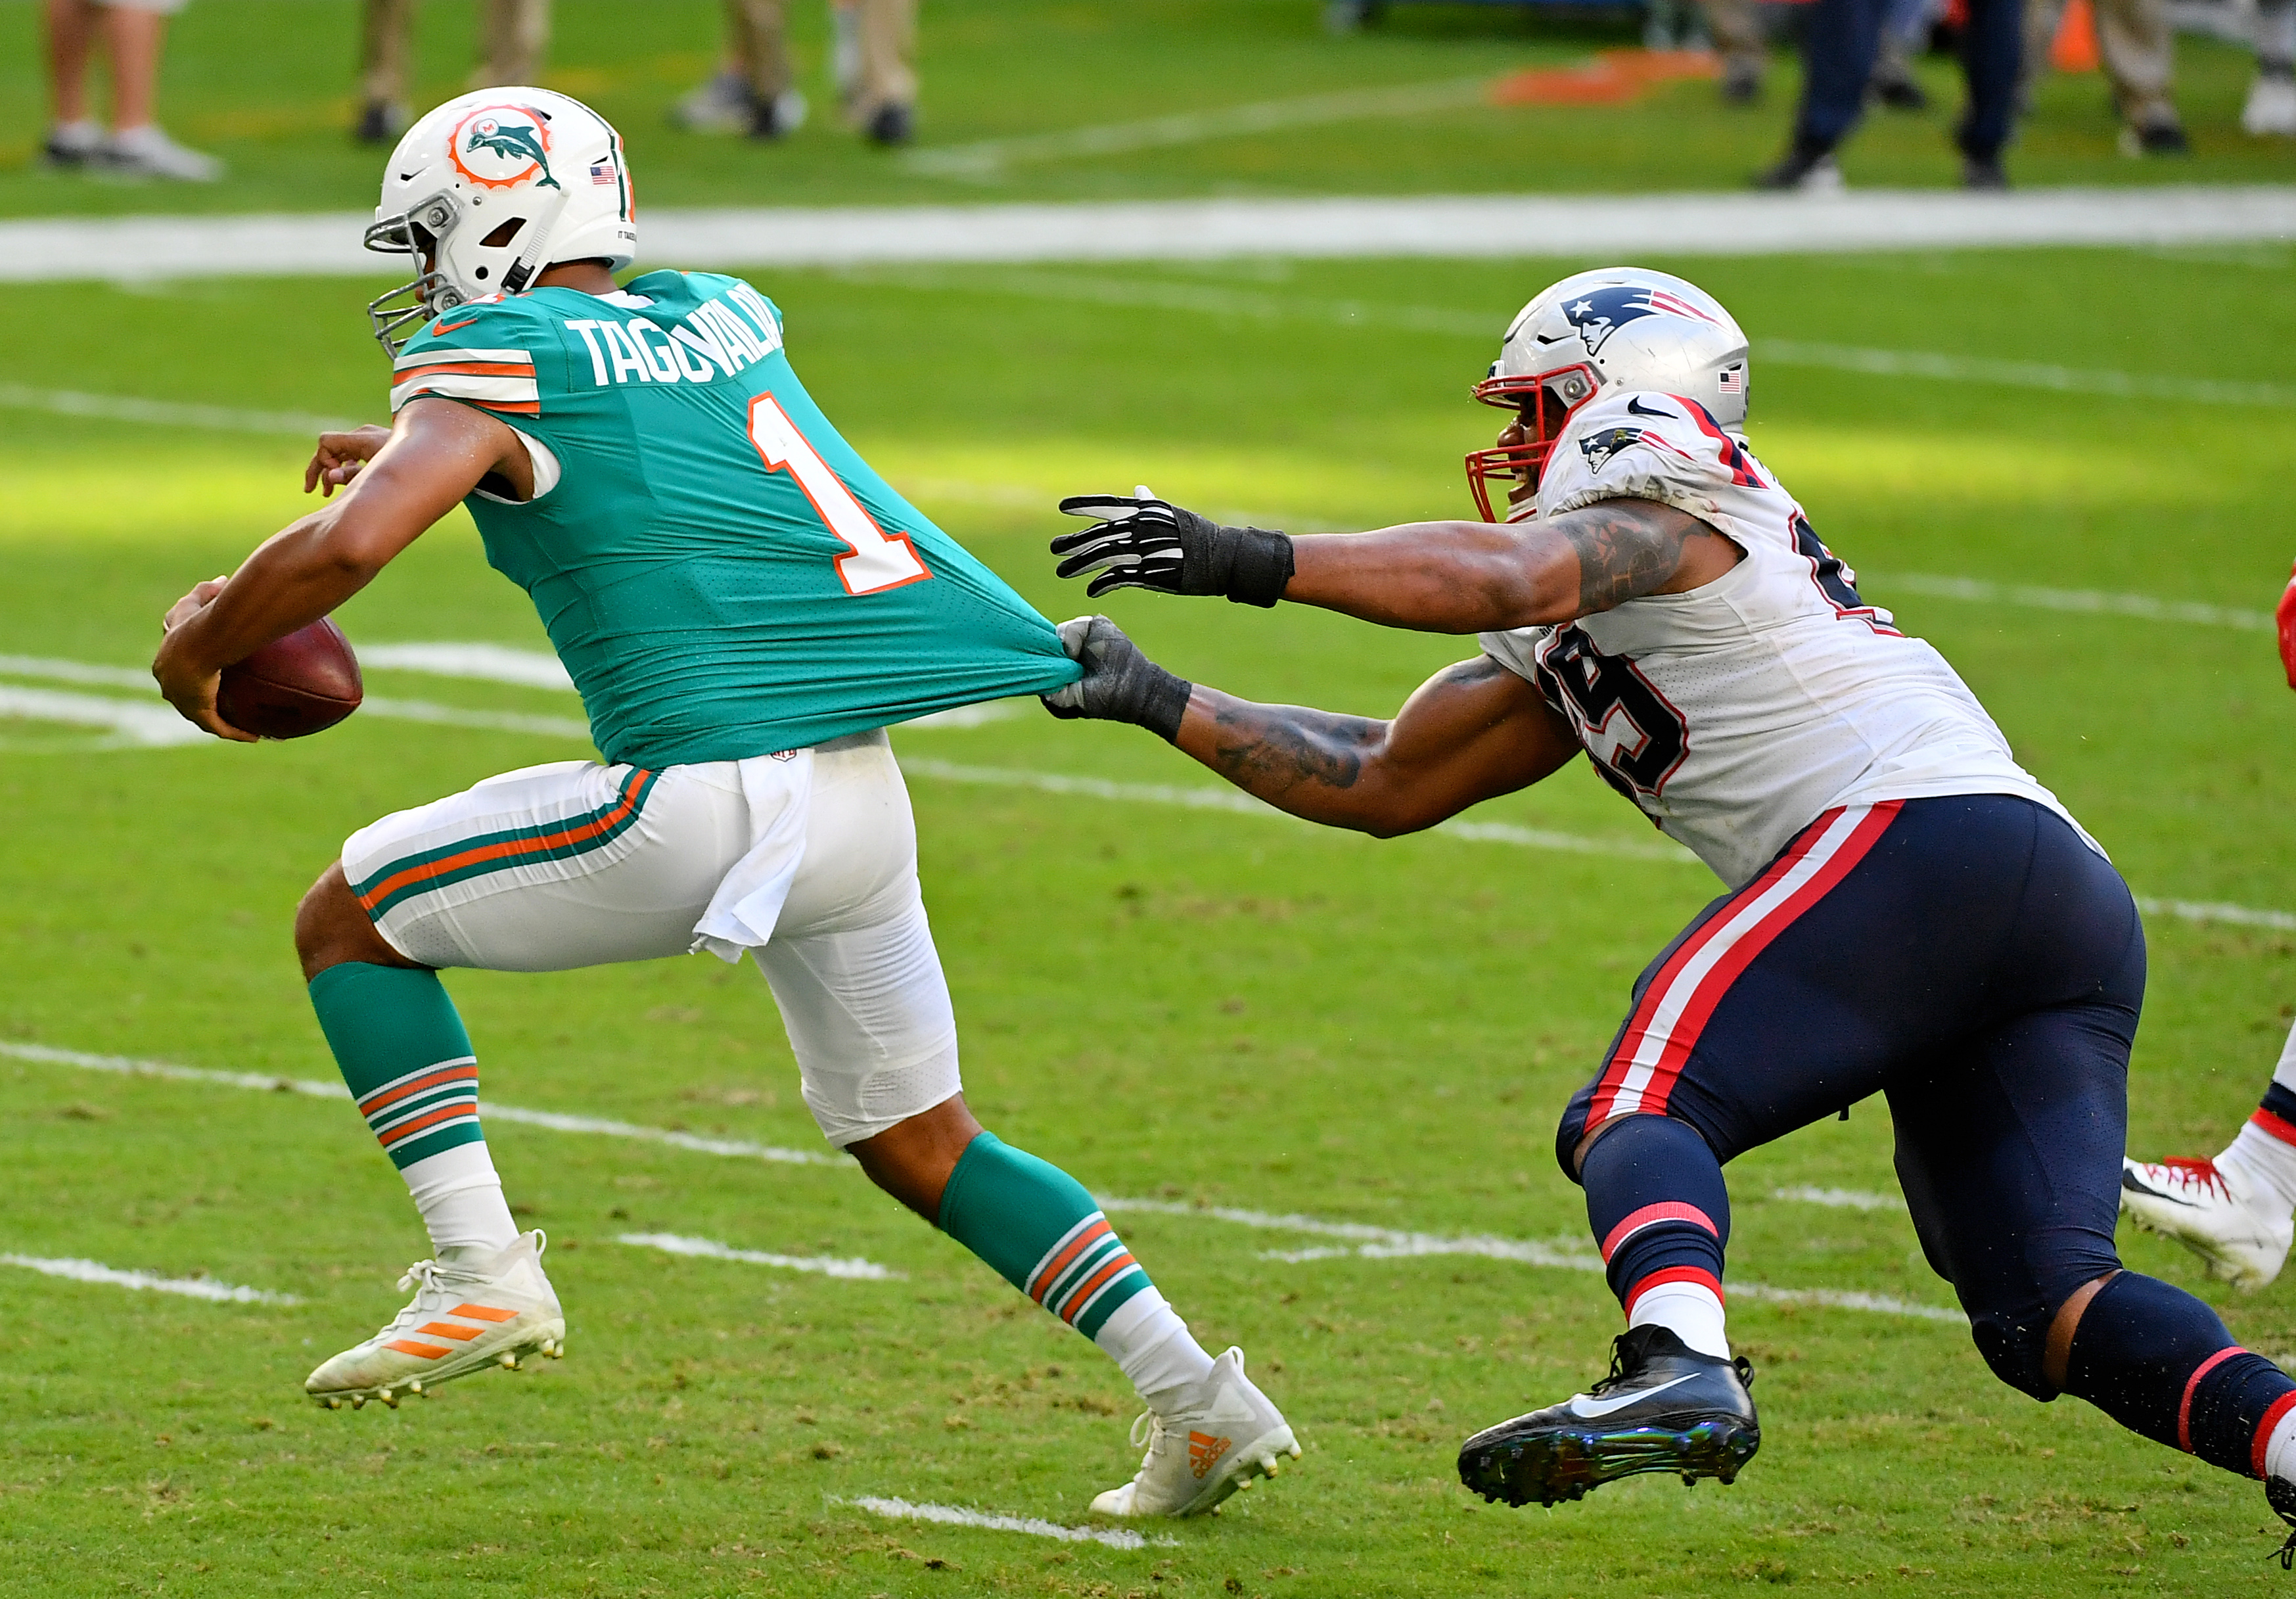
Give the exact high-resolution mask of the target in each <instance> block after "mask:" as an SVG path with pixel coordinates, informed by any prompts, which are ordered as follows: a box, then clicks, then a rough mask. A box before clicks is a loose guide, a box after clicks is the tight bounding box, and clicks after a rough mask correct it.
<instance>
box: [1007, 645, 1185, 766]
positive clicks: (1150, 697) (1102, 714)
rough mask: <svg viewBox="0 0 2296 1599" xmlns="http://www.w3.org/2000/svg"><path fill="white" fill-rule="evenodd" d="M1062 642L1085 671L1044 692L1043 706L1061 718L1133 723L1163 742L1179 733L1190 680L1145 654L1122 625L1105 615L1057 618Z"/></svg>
mask: <svg viewBox="0 0 2296 1599" xmlns="http://www.w3.org/2000/svg"><path fill="white" fill-rule="evenodd" d="M1061 645H1062V648H1063V649H1065V650H1067V651H1068V652H1069V659H1070V660H1073V661H1075V662H1077V663H1078V665H1080V666H1082V667H1083V668H1084V676H1082V677H1079V678H1078V679H1077V680H1076V681H1075V682H1074V683H1070V684H1066V685H1062V687H1060V688H1056V689H1054V691H1053V692H1052V693H1049V694H1046V695H1044V696H1043V699H1044V701H1045V709H1046V710H1049V711H1051V712H1052V713H1053V714H1054V716H1056V717H1060V718H1062V720H1063V721H1066V720H1070V719H1072V718H1074V717H1089V718H1091V719H1093V720H1095V721H1103V722H1132V723H1136V724H1137V725H1138V726H1143V727H1145V728H1147V729H1148V731H1149V732H1151V733H1153V734H1156V735H1157V736H1158V737H1160V738H1162V739H1164V740H1166V741H1167V742H1169V741H1170V740H1172V739H1174V738H1177V736H1178V735H1179V732H1180V719H1181V718H1182V717H1185V716H1186V715H1187V714H1188V694H1189V693H1190V692H1191V690H1192V689H1193V687H1194V685H1193V684H1191V683H1189V682H1188V681H1187V679H1185V678H1184V677H1176V676H1173V675H1172V674H1171V673H1169V672H1168V671H1166V670H1165V669H1164V668H1162V667H1160V666H1158V665H1157V664H1156V663H1155V662H1154V661H1152V660H1149V659H1148V658H1147V657H1146V656H1145V655H1143V654H1142V653H1141V652H1140V646H1139V645H1138V644H1134V643H1133V642H1132V641H1131V639H1129V638H1128V637H1126V636H1125V633H1124V629H1123V628H1121V627H1118V626H1117V625H1116V624H1115V623H1114V622H1111V621H1110V620H1109V619H1107V618H1106V617H1104V616H1080V617H1077V618H1074V619H1071V620H1069V621H1065V622H1062V624H1061Z"/></svg>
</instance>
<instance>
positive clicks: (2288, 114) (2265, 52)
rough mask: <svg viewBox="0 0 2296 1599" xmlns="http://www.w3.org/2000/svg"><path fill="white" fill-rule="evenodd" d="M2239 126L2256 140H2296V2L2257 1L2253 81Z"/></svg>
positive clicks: (2288, 0)
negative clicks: (2274, 136)
mask: <svg viewBox="0 0 2296 1599" xmlns="http://www.w3.org/2000/svg"><path fill="white" fill-rule="evenodd" d="M2240 125H2241V127H2244V128H2246V129H2247V130H2248V131H2249V132H2250V133H2251V134H2253V135H2256V136H2257V137H2258V138H2264V137H2267V135H2277V136H2278V137H2281V138H2284V139H2292V138H2296V0H2257V6H2256V81H2255V82H2254V83H2252V84H2251V85H2249V86H2248V105H2247V107H2246V109H2244V110H2243V111H2242V112H2241V114H2240Z"/></svg>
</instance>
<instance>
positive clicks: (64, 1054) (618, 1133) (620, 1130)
mask: <svg viewBox="0 0 2296 1599" xmlns="http://www.w3.org/2000/svg"><path fill="white" fill-rule="evenodd" d="M0 1055H4V1056H12V1057H13V1058H14V1059H16V1060H19V1061H31V1062H37V1063H39V1064H42V1065H47V1066H72V1067H77V1068H78V1069H79V1070H83V1071H108V1072H111V1073H113V1074H115V1075H117V1076H121V1077H151V1078H165V1079H166V1080H168V1081H169V1082H176V1083H206V1084H209V1085H211V1086H213V1087H221V1088H247V1089H252V1090H255V1091H256V1092H258V1093H265V1094H303V1095H309V1096H310V1097H312V1098H314V1099H348V1098H349V1097H350V1090H348V1088H346V1087H343V1085H342V1083H341V1082H340V1080H338V1081H334V1082H324V1081H319V1080H316V1079H314V1078H290V1077H270V1076H266V1075H265V1074H263V1073H261V1072H255V1071H210V1070H206V1069H204V1068H201V1067H198V1066H176V1065H171V1064H169V1063H168V1062H165V1061H138V1060H134V1059H131V1058H129V1057H128V1056H126V1055H98V1054H86V1053H85V1052H83V1051H80V1050H77V1049H54V1048H51V1047H50V1046H46V1045H44V1044H18V1043H14V1042H12V1041H10V1040H6V1039H0ZM480 1115H481V1116H482V1117H483V1118H484V1119H487V1120H490V1121H514V1122H518V1123H520V1124H521V1125H523V1126H527V1127H537V1128H548V1129H549V1130H550V1131H552V1132H553V1133H586V1134H593V1135H595V1136H600V1137H605V1138H633V1139H636V1140H638V1141H639V1142H641V1143H645V1144H668V1146H669V1147H670V1148H672V1149H683V1150H690V1151H692V1152H693V1153H695V1154H701V1155H727V1156H732V1157H734V1158H736V1159H741V1160H771V1161H775V1162H777V1163H779V1164H782V1165H785V1166H836V1167H847V1166H850V1165H851V1164H852V1162H850V1161H849V1160H845V1159H844V1158H843V1157H841V1156H839V1155H832V1154H826V1153H824V1152H821V1151H819V1150H802V1149H782V1148H779V1147H777V1146H776V1145H774V1144H752V1143H750V1142H749V1141H748V1140H746V1139H741V1138H711V1137H706V1136H702V1135H701V1134H699V1133H687V1132H681V1131H678V1130H676V1129H675V1128H650V1127H641V1126H639V1125H637V1124H636V1123H635V1122H628V1121H615V1120H611V1119H608V1118H605V1117H601V1116H570V1115H566V1114H563V1113H562V1112H560V1111H533V1110H529V1109H527V1108H526V1107H525V1106H523V1105H506V1104H503V1103H499V1102H498V1101H494V1100H488V1101H487V1102H486V1103H483V1104H482V1105H481V1106H480Z"/></svg>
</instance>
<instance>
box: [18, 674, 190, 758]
mask: <svg viewBox="0 0 2296 1599" xmlns="http://www.w3.org/2000/svg"><path fill="white" fill-rule="evenodd" d="M148 680H149V679H148V678H147V679H146V681H148ZM0 717H23V718H24V719H25V720H27V721H33V722H56V723H61V724H62V725H64V726H72V727H102V728H104V729H106V730H107V731H109V732H110V733H111V735H112V736H111V737H110V738H108V739H105V740H103V741H102V747H104V748H108V749H113V750H164V749H167V748H169V747H170V746H173V745H178V744H205V743H212V742H214V741H213V740H212V739H210V738H209V736H208V735H207V734H205V733H204V732H202V731H201V730H200V729H199V728H197V727H194V726H192V725H191V724H190V723H189V722H186V721H185V720H184V718H183V717H179V716H177V715H176V711H175V708H174V707H173V706H171V705H168V704H164V703H161V702H159V701H135V700H119V699H114V698H113V697H111V695H109V694H74V693H64V692H62V691H61V690H57V689H45V688H16V687H13V686H12V685H5V684H0ZM171 723H172V724H173V726H170V725H169V724H171ZM79 747H80V748H82V749H85V748H87V747H88V746H86V745H85V744H83V745H81V746H79Z"/></svg>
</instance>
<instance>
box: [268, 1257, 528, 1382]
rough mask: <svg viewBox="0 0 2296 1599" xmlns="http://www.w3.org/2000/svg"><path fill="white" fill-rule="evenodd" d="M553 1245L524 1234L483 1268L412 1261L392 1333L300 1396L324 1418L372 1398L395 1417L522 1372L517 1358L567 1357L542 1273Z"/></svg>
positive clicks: (330, 1367) (317, 1378) (341, 1362)
mask: <svg viewBox="0 0 2296 1599" xmlns="http://www.w3.org/2000/svg"><path fill="white" fill-rule="evenodd" d="M548 1244H549V1240H548V1239H546V1238H545V1237H544V1236H543V1234H541V1233H540V1232H539V1231H537V1232H532V1233H528V1234H524V1235H523V1236H521V1238H519V1239H518V1240H517V1241H516V1242H513V1243H512V1244H511V1245H510V1246H509V1247H507V1248H506V1249H504V1250H503V1251H502V1252H501V1253H499V1254H497V1255H496V1256H495V1258H494V1259H492V1260H490V1261H488V1262H485V1263H484V1264H482V1265H479V1266H476V1267H471V1266H468V1265H463V1266H460V1267H446V1266H441V1265H439V1263H438V1262H437V1261H435V1260H418V1261H416V1262H415V1263H414V1265H413V1266H410V1267H407V1268H406V1275H405V1276H403V1277H401V1278H399V1279H398V1285H399V1287H401V1288H412V1289H414V1300H413V1301H412V1302H411V1303H410V1304H408V1306H407V1307H406V1309H404V1310H402V1311H400V1312H399V1313H398V1316H395V1317H393V1318H392V1320H391V1323H390V1324H389V1326H387V1327H385V1328H383V1329H382V1331H381V1332H380V1333H376V1334H375V1335H374V1336H373V1338H370V1339H368V1340H367V1341H365V1343H362V1344H357V1345H355V1346H354V1347H352V1348H350V1349H345V1350H344V1351H343V1352H342V1353H341V1354H340V1355H338V1356H336V1357H334V1358H333V1359H332V1360H330V1361H328V1362H327V1363H326V1364H325V1365H322V1366H320V1367H319V1369H318V1370H317V1371H316V1372H313V1373H312V1374H310V1375H309V1376H308V1377H307V1378H305V1379H304V1382H303V1391H304V1392H305V1393H307V1394H309V1395H310V1396H311V1397H312V1398H315V1399H316V1400H317V1401H319V1403H320V1404H322V1405H324V1406H326V1407H327V1408H328V1409H330V1410H335V1409H339V1408H340V1407H341V1406H342V1404H343V1401H344V1400H346V1399H348V1400H349V1401H350V1406H351V1408H352V1409H353V1410H358V1409H361V1408H364V1407H365V1404H366V1402H367V1401H368V1400H369V1399H380V1400H381V1401H382V1402H383V1403H384V1404H386V1405H388V1406H390V1407H391V1408H392V1409H394V1410H395V1409H397V1408H398V1400H399V1397H400V1396H401V1395H404V1394H417V1395H422V1396H425V1397H427V1396H428V1394H429V1392H430V1390H431V1389H432V1388H434V1387H435V1386H437V1385H438V1384H439V1383H441V1382H446V1381H447V1380H448V1379H449V1378H453V1377H461V1376H466V1375H468V1374H470V1373H471V1372H476V1371H483V1370H485V1369H486V1368H488V1366H494V1365H501V1366H506V1367H508V1368H509V1369H511V1370H512V1371H516V1370H517V1369H518V1363H519V1357H521V1355H548V1356H551V1357H553V1358H554V1357H557V1356H559V1355H561V1354H562V1353H563V1352H564V1349H565V1339H566V1316H565V1313H564V1312H563V1311H562V1310H561V1309H560V1308H559V1307H558V1295H557V1293H556V1292H555V1291H553V1289H552V1288H551V1286H550V1279H549V1278H548V1277H546V1276H545V1275H543V1271H542V1251H544V1249H545V1248H546V1247H548Z"/></svg>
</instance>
